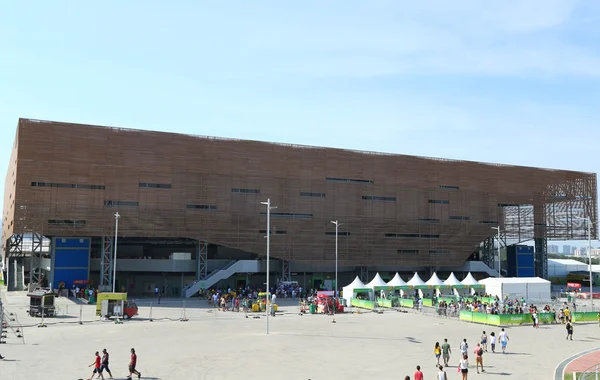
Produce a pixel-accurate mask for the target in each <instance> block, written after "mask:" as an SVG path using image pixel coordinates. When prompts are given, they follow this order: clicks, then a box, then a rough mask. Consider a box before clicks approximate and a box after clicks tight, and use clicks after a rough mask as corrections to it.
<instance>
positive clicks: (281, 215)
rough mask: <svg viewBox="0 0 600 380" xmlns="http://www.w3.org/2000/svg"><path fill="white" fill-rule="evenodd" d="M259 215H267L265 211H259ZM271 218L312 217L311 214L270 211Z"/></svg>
mask: <svg viewBox="0 0 600 380" xmlns="http://www.w3.org/2000/svg"><path fill="white" fill-rule="evenodd" d="M260 215H261V216H267V213H266V212H261V213H260ZM271 217H272V218H292V219H312V217H313V214H296V213H293V212H272V213H271Z"/></svg>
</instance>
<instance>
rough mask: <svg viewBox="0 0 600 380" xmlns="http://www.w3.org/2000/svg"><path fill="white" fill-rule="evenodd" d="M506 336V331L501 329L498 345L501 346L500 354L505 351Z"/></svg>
mask: <svg viewBox="0 0 600 380" xmlns="http://www.w3.org/2000/svg"><path fill="white" fill-rule="evenodd" d="M508 340H509V338H508V334H507V333H506V331H504V329H502V332H501V333H500V344H501V345H502V353H503V354H504V353H505V351H506V345H507V344H508Z"/></svg>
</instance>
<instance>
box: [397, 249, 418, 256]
mask: <svg viewBox="0 0 600 380" xmlns="http://www.w3.org/2000/svg"><path fill="white" fill-rule="evenodd" d="M396 252H397V253H399V254H401V255H418V254H419V250H418V249H399V250H398V251H396Z"/></svg>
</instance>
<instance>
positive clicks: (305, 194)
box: [300, 191, 325, 198]
mask: <svg viewBox="0 0 600 380" xmlns="http://www.w3.org/2000/svg"><path fill="white" fill-rule="evenodd" d="M300 196H301V197H314V198H325V193H311V192H308V191H301V192H300Z"/></svg>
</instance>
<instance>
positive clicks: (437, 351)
mask: <svg viewBox="0 0 600 380" xmlns="http://www.w3.org/2000/svg"><path fill="white" fill-rule="evenodd" d="M433 354H434V355H435V358H436V359H437V363H436V364H435V367H436V368H437V367H439V366H440V357H441V356H442V347H440V342H435V346H434V347H433Z"/></svg>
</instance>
